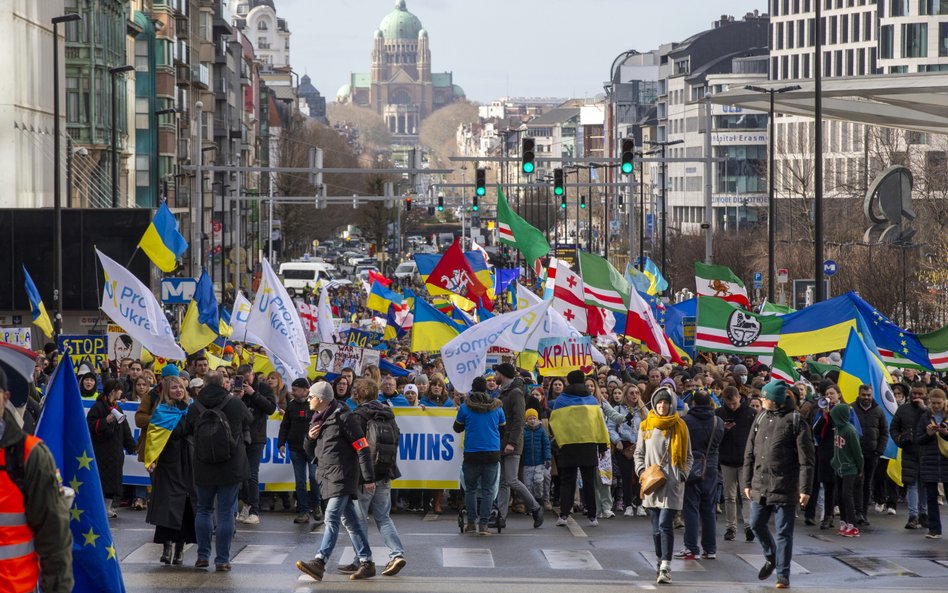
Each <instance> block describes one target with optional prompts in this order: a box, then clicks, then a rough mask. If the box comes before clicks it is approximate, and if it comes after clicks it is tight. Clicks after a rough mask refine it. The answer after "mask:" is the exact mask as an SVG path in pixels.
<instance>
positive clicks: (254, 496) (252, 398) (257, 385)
mask: <svg viewBox="0 0 948 593" xmlns="http://www.w3.org/2000/svg"><path fill="white" fill-rule="evenodd" d="M237 375H239V376H241V377H243V387H241V389H240V390H238V391H237V392H236V393H235V394H234V395H236V396H237V397H239V398H240V400H241V401H242V402H243V403H244V405H245V406H247V409H248V410H249V411H250V415H251V417H252V418H253V421H252V422H251V424H250V442H249V443H248V444H247V461H248V462H249V463H250V475H249V476H248V477H247V482H246V483H245V484H244V494H243V500H244V502H245V503H246V504H245V505H244V508H243V509H241V511H240V515H238V516H237V520H238V521H239V522H241V523H247V524H249V525H257V524H259V523H260V516H259V515H260V459H261V458H262V457H263V450H264V449H265V448H266V446H267V418H268V417H269V416H270V414H272V413H274V412H275V411H276V408H277V404H276V397H274V395H273V390H272V389H271V388H270V386H269V385H268V384H267V382H266V381H259V380H257V379H256V378H255V376H254V372H253V367H252V366H250V365H249V364H244V365H241V366H240V367H239V368H238V369H237Z"/></svg>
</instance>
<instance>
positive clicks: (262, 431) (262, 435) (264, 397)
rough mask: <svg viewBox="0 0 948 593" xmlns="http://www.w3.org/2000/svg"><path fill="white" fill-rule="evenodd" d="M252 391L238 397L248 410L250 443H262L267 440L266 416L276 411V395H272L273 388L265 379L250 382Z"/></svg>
mask: <svg viewBox="0 0 948 593" xmlns="http://www.w3.org/2000/svg"><path fill="white" fill-rule="evenodd" d="M250 387H252V388H253V393H251V394H250V395H245V396H243V397H241V398H240V401H242V402H243V403H244V405H245V406H247V409H248V410H250V415H251V418H252V421H251V423H250V443H251V444H252V445H262V444H264V443H266V442H267V418H269V417H270V414H272V413H274V412H276V409H277V403H276V397H275V396H274V395H273V389H272V388H271V387H270V384H269V383H267V382H266V381H260V380H259V379H258V380H257V381H254V382H253V383H251V384H250Z"/></svg>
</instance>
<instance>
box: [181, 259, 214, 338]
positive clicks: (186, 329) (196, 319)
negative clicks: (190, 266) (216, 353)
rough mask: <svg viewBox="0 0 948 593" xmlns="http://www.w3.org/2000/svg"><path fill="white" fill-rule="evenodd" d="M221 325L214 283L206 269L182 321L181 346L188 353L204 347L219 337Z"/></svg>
mask: <svg viewBox="0 0 948 593" xmlns="http://www.w3.org/2000/svg"><path fill="white" fill-rule="evenodd" d="M220 326H221V321H220V315H219V313H218V309H217V297H215V296H214V285H213V284H212V283H211V277H210V276H208V275H207V270H204V271H203V272H201V277H200V279H198V283H197V286H196V287H195V289H194V297H193V298H192V299H191V304H189V305H188V312H187V313H185V315H184V321H183V322H182V323H181V347H182V348H184V351H185V352H187V353H188V354H193V353H195V352H197V351H198V350H201V349H203V348H204V347H206V346H207V345H208V344H210V343H211V342H213V341H214V339H215V338H217V335H218V332H219V331H220Z"/></svg>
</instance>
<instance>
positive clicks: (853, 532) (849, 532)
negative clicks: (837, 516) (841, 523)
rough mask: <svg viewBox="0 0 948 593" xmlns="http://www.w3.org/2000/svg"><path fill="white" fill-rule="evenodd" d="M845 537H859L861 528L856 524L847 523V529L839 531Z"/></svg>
mask: <svg viewBox="0 0 948 593" xmlns="http://www.w3.org/2000/svg"><path fill="white" fill-rule="evenodd" d="M839 534H840V535H841V536H843V537H859V528H858V527H856V526H855V525H847V526H846V530H845V531H840V533H839Z"/></svg>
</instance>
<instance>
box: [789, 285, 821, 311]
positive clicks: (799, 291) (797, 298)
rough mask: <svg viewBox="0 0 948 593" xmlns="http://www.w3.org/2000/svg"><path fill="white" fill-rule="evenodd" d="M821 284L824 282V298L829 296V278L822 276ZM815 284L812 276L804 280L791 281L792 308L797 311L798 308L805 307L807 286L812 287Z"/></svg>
mask: <svg viewBox="0 0 948 593" xmlns="http://www.w3.org/2000/svg"><path fill="white" fill-rule="evenodd" d="M823 284H824V290H825V291H826V298H829V296H830V283H829V278H824V279H823ZM815 286H816V282H815V281H814V280H813V279H812V278H809V279H805V280H801V279H796V280H794V281H793V308H794V309H796V310H798V311H799V310H800V309H802V308H804V307H806V291H807V288H810V289H812V288H814V287H815Z"/></svg>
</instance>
